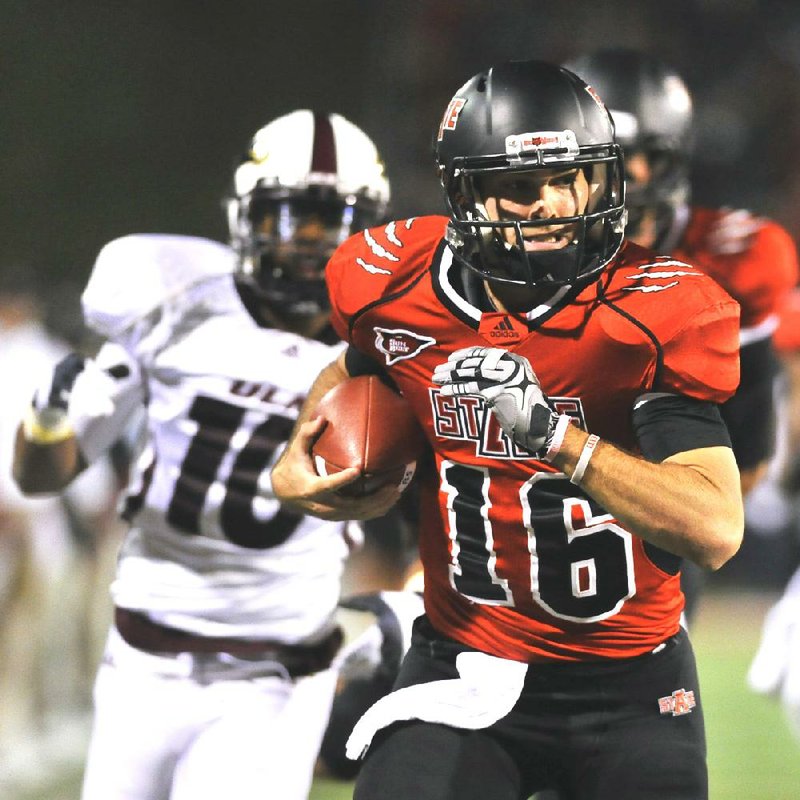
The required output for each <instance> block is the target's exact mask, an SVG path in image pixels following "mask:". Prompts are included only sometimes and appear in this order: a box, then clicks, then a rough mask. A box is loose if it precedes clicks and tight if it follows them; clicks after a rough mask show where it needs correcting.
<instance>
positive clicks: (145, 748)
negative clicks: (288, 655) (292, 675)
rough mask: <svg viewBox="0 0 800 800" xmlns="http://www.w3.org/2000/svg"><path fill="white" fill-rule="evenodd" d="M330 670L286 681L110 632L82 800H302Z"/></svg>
mask: <svg viewBox="0 0 800 800" xmlns="http://www.w3.org/2000/svg"><path fill="white" fill-rule="evenodd" d="M335 685H336V673H335V671H334V670H326V671H324V672H320V673H317V674H315V675H311V676H308V677H305V678H299V679H298V680H296V681H291V680H288V679H286V678H285V677H281V676H279V675H276V674H275V668H274V665H267V664H264V663H263V662H252V661H245V660H242V659H236V658H232V657H230V656H225V655H213V656H212V655H191V654H187V653H181V654H179V655H177V656H156V655H150V654H147V653H143V652H141V651H139V650H136V649H134V648H132V647H129V646H128V645H127V644H126V643H125V642H124V641H123V640H122V639H121V638H120V636H119V634H118V633H117V632H116V630H113V629H112V631H111V635H110V637H109V643H108V647H107V650H106V654H105V657H104V659H103V664H102V665H101V667H100V670H99V672H98V675H97V681H96V683H95V718H94V726H93V731H92V739H91V743H90V746H89V755H88V761H87V766H86V773H85V776H84V786H83V794H82V799H83V800H220V798H223V797H230V798H235V800H305V798H306V797H307V796H308V792H309V789H310V786H311V781H312V773H313V768H314V763H315V761H316V757H317V751H318V750H319V746H320V742H321V740H322V735H323V733H324V731H325V727H326V725H327V722H328V716H329V714H330V708H331V703H332V701H333V694H334V689H335Z"/></svg>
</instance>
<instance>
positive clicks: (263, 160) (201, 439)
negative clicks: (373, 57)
mask: <svg viewBox="0 0 800 800" xmlns="http://www.w3.org/2000/svg"><path fill="white" fill-rule="evenodd" d="M388 199H389V184H388V181H387V179H386V177H385V175H384V169H383V165H382V163H381V160H380V157H379V155H378V152H377V150H376V148H375V145H374V144H373V143H372V141H371V140H370V139H369V138H368V137H367V136H366V135H365V134H364V133H363V132H362V131H361V130H360V129H359V128H357V127H356V126H355V125H353V124H352V123H350V122H349V121H347V120H346V119H344V118H342V117H341V116H339V115H336V114H318V113H313V112H311V111H308V110H300V111H295V112H292V113H290V114H287V115H285V116H283V117H280V118H278V119H276V120H273V121H272V122H270V123H269V124H268V125H266V126H265V127H263V128H262V129H260V130H259V131H258V132H257V133H256V134H255V136H254V138H253V140H252V142H251V145H250V149H249V152H248V154H247V156H246V157H245V158H244V159H243V161H242V163H241V164H240V165H239V166H238V168H237V169H236V172H235V176H234V192H233V195H232V197H231V199H230V201H229V204H228V211H229V215H228V216H229V227H230V234H231V242H230V246H229V245H225V244H221V243H218V242H214V241H210V240H207V239H202V238H194V237H188V236H167V235H146V234H138V235H132V236H125V237H122V238H120V239H116V240H114V241H112V242H110V243H109V244H107V245H106V246H105V247H104V248H103V249H102V250H101V251H100V254H99V255H98V258H97V261H96V263H95V265H94V268H93V271H92V274H91V277H90V279H89V282H88V285H87V287H86V289H85V291H84V293H83V296H82V303H83V311H84V317H85V321H86V323H87V325H88V327H89V328H91V329H92V330H93V331H94V332H96V333H98V334H100V335H101V336H102V337H104V339H105V341H106V343H105V344H104V345H103V347H102V348H101V349H100V351H99V353H98V354H97V355H96V357H95V358H84V357H82V356H79V355H78V354H72V355H71V356H68V357H67V359H65V360H64V361H62V362H60V363H59V364H58V365H57V366H56V367H55V369H54V370H53V371H52V373H51V374H50V375H49V376H48V377H47V379H46V380H45V381H43V383H42V385H41V386H40V388H39V389H38V390H37V392H36V394H35V397H34V401H33V404H32V407H31V409H30V413H29V415H28V416H27V417H26V419H25V420H24V422H23V423H22V424H21V426H20V430H19V432H18V437H17V446H16V452H15V465H14V473H15V478H16V480H17V482H18V484H19V485H20V487H21V488H22V489H23V491H25V492H26V493H28V494H38V493H47V492H55V491H60V490H61V489H62V488H64V487H65V486H66V485H67V484H68V483H69V482H70V481H71V480H72V478H74V477H75V476H76V475H77V474H78V473H80V472H81V471H82V470H83V469H84V467H85V466H86V465H87V464H90V463H92V462H93V461H95V460H96V459H97V458H98V457H99V456H100V455H101V454H102V453H103V452H104V451H106V450H107V449H108V448H109V447H110V446H111V445H112V444H113V443H114V442H115V441H116V440H118V439H119V438H120V437H122V436H124V435H126V434H128V433H129V431H130V426H131V425H133V424H135V420H136V419H141V420H143V422H142V424H143V430H144V436H143V437H142V446H141V452H140V454H139V457H138V460H137V462H136V465H135V468H134V469H133V470H132V477H131V481H130V485H129V487H128V491H127V494H126V497H125V498H124V503H123V505H124V510H123V514H124V516H125V518H126V519H127V520H128V521H129V523H130V528H129V531H128V533H127V536H126V538H125V541H124V543H123V544H122V547H121V551H120V555H119V562H118V568H117V572H116V576H115V579H114V581H113V583H112V586H111V593H112V596H113V601H114V605H115V618H114V625H113V627H112V629H111V631H110V635H109V640H108V645H107V649H106V653H105V656H104V659H103V663H102V665H101V667H100V670H99V673H98V676H97V682H96V686H95V705H96V713H95V722H94V729H93V734H92V740H91V744H90V748H89V755H88V762H87V767H86V773H85V779H84V788H83V799H84V800H189V799H191V800H203V799H204V798H208V800H211V799H212V798H213V800H218V798H220V797H234V798H236V800H247V798H253V799H255V798H258V800H264V799H265V798H281V800H294V799H295V798H296V799H297V800H300V798H305V797H306V796H307V794H308V791H309V787H310V784H311V779H312V769H313V765H314V761H315V758H316V754H317V751H318V748H319V745H320V741H321V738H322V735H323V732H324V729H325V725H326V722H327V719H328V713H329V710H330V706H331V701H332V698H333V693H334V688H335V682H336V670H335V668H332V667H331V663H332V661H333V659H334V657H335V655H336V653H337V651H338V650H339V648H340V644H341V639H342V634H341V631H340V628H339V627H338V625H337V624H336V622H335V616H334V615H335V609H336V605H337V601H338V599H339V590H340V580H339V579H340V575H341V571H342V566H343V562H344V559H345V557H346V555H347V553H348V540H347V537H346V530H345V526H344V525H343V524H342V523H335V522H326V521H323V520H320V519H317V518H314V517H304V516H303V515H302V514H300V513H299V512H297V511H296V510H293V509H291V508H288V507H285V506H281V504H280V503H279V502H278V500H277V499H276V498H275V496H274V495H273V493H272V490H271V485H270V480H269V472H270V467H271V466H272V464H273V462H274V461H275V459H276V456H277V454H278V453H279V451H280V450H281V448H282V447H283V444H284V442H285V440H286V439H287V438H288V436H289V433H290V431H291V429H292V427H293V425H294V422H295V419H296V417H297V412H298V409H299V408H300V406H301V405H302V402H303V400H304V398H305V395H306V393H307V391H308V389H309V387H310V385H311V382H312V380H313V378H314V376H315V375H316V374H317V373H318V372H319V370H320V369H321V368H322V367H323V366H324V365H325V364H327V363H329V362H330V361H331V359H332V358H333V357H334V356H335V354H336V353H338V352H339V348H340V345H339V344H338V343H337V341H336V337H335V336H334V335H333V333H332V330H331V329H330V328H329V326H328V303H327V292H326V289H325V283H324V277H323V273H324V268H325V264H326V262H327V259H328V256H329V255H330V253H331V252H332V251H333V249H334V248H335V247H336V246H337V245H338V244H339V243H340V242H342V241H344V239H346V238H347V237H348V236H349V235H350V234H352V233H354V232H356V231H357V230H360V229H361V228H364V227H368V226H371V225H375V224H377V223H379V222H380V221H381V220H382V219H383V218H384V216H385V212H386V206H387V202H388ZM137 415H138V416H137ZM389 491H394V490H393V489H392V490H389ZM373 502H374V499H373Z"/></svg>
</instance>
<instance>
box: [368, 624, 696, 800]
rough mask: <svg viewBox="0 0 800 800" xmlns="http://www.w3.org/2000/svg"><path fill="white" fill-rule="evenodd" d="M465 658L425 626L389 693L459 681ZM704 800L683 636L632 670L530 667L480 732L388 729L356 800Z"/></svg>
mask: <svg viewBox="0 0 800 800" xmlns="http://www.w3.org/2000/svg"><path fill="white" fill-rule="evenodd" d="M464 649H466V648H464V647H463V646H462V645H460V644H458V643H456V642H453V641H452V640H449V639H447V638H445V637H442V636H441V635H440V634H438V633H437V632H436V631H435V630H434V629H433V627H432V626H431V624H430V622H429V621H428V620H427V618H426V617H420V618H419V619H418V620H417V621H416V623H415V628H414V636H413V639H412V646H411V649H410V650H409V652H408V654H407V656H406V658H405V660H404V662H403V666H402V668H401V670H400V675H399V677H398V680H397V683H396V684H395V688H401V687H403V686H410V685H414V684H417V683H425V682H428V681H434V680H443V679H447V678H456V677H458V673H457V671H456V668H455V658H456V655H457V654H458V653H459V652H462V651H463V650H464ZM544 789H555V790H557V791H558V796H559V798H562V800H610V799H612V798H613V800H706V799H707V798H708V774H707V769H706V745H705V730H704V725H703V712H702V705H701V702H700V691H699V686H698V680H697V669H696V666H695V659H694V653H693V652H692V647H691V644H690V642H689V639H688V636H687V635H686V633H685V632H684V631H681V632H680V633H679V634H677V635H676V636H674V637H673V638H671V639H669V640H668V641H667V642H666V644H665V645H664V646H663V647H662V649H660V650H659V651H658V652H656V653H653V654H648V655H645V656H638V657H636V658H631V659H621V660H614V661H601V662H591V663H575V664H572V663H569V664H564V663H559V664H547V665H531V667H530V668H529V669H528V674H527V676H526V679H525V686H524V689H523V691H522V694H521V696H520V698H519V700H518V701H517V703H516V705H515V706H514V708H513V709H512V710H511V712H510V713H509V714H508V715H507V716H505V717H504V718H503V719H501V720H499V721H498V722H496V723H495V724H494V725H492V726H490V727H488V728H485V729H483V730H477V731H468V730H461V729H457V728H452V727H449V726H446V725H439V724H433V723H426V722H420V721H411V722H402V723H396V724H394V725H392V726H390V727H389V728H387V729H385V730H383V731H381V732H379V733H378V735H377V736H376V737H375V739H374V740H373V743H372V745H371V747H370V748H369V750H368V752H367V756H366V760H365V762H364V765H363V767H362V769H361V772H360V774H359V777H358V780H357V782H356V790H355V794H354V800H386V798H391V799H392V800H525V798H528V797H530V795H532V794H534V793H535V792H537V791H541V790H544Z"/></svg>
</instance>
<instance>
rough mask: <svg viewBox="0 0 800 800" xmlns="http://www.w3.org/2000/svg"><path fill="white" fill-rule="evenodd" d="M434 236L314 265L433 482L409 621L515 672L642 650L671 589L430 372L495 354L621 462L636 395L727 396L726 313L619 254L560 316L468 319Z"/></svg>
mask: <svg viewBox="0 0 800 800" xmlns="http://www.w3.org/2000/svg"><path fill="white" fill-rule="evenodd" d="M446 224H447V220H446V218H444V217H421V218H418V219H410V220H405V221H402V222H394V223H391V224H390V225H388V226H387V227H385V228H373V229H371V230H368V231H365V232H363V233H362V234H359V235H357V236H354V237H352V238H351V239H350V240H348V241H347V242H345V243H344V244H343V245H342V246H341V247H340V248H339V249H338V250H337V251H336V253H335V254H334V256H333V258H332V260H331V261H330V262H329V264H328V266H327V269H326V275H327V277H328V281H329V290H330V295H331V303H332V309H333V312H332V319H333V323H334V326H335V327H336V329H337V331H338V333H339V334H340V335H341V336H342V338H343V339H345V340H347V341H349V342H351V343H352V344H353V345H354V346H355V347H356V348H357V349H358V350H360V351H361V352H363V353H365V354H367V355H369V356H371V357H372V358H373V359H375V360H376V361H377V362H379V363H381V364H382V365H383V366H384V368H385V369H386V371H387V372H388V373H389V374H390V375H391V377H392V378H393V379H394V381H395V382H396V383H397V385H398V387H399V388H400V390H401V391H402V392H403V394H404V395H405V396H406V398H407V399H408V400H409V402H410V403H411V404H412V405H413V407H414V409H415V411H416V413H417V416H418V417H419V419H420V421H421V423H422V425H423V427H424V428H425V430H426V433H427V435H428V437H429V439H430V442H431V444H432V446H433V449H434V452H435V456H436V458H435V463H436V471H437V476H436V477H434V476H429V479H425V478H423V480H422V482H421V485H420V489H421V494H422V504H423V507H422V509H421V514H420V532H419V538H420V554H421V557H422V561H423V566H424V568H425V608H426V613H427V614H428V617H429V618H430V620H431V622H432V623H433V625H434V626H435V627H436V628H437V629H438V630H439V631H441V632H442V633H444V634H446V635H448V636H450V637H452V638H454V639H456V640H458V641H461V642H463V643H465V644H467V645H469V646H472V647H475V648H477V649H479V650H482V651H484V652H487V653H491V654H493V655H496V656H500V657H504V658H510V659H514V660H519V661H536V660H542V659H550V660H552V659H561V660H588V659H596V658H604V657H609V658H620V657H628V656H633V655H637V654H641V653H646V652H649V651H650V650H652V649H653V648H654V647H656V646H657V645H658V644H659V643H660V642H662V641H664V640H665V639H666V638H668V637H669V636H671V635H672V634H674V633H675V632H676V631H677V630H678V626H679V618H680V614H681V610H682V607H683V596H682V594H681V591H680V586H679V575H672V574H667V573H666V572H664V571H662V570H661V569H659V567H658V566H656V564H655V563H654V562H653V560H651V558H650V557H649V556H648V552H647V551H646V549H645V546H644V542H643V540H641V539H639V538H638V537H636V536H633V535H632V534H631V533H630V532H629V531H627V530H625V529H624V528H623V527H622V526H621V525H619V523H618V522H617V521H616V520H615V519H614V518H613V517H612V516H611V515H610V514H608V513H607V512H606V511H605V510H604V509H603V508H601V507H600V506H599V505H598V504H597V503H596V502H595V501H594V500H592V499H591V498H589V497H588V496H587V495H586V494H585V493H583V492H582V491H581V490H580V489H579V488H578V487H576V486H574V485H573V484H571V483H570V482H569V480H568V479H567V477H566V476H565V475H564V474H563V473H560V472H557V471H555V470H554V468H553V467H552V466H551V465H548V464H546V463H543V462H540V461H537V460H536V459H535V458H533V457H532V456H531V454H530V453H528V452H527V451H524V450H521V449H520V448H518V447H517V446H516V445H515V444H514V443H513V442H512V441H511V440H509V439H508V438H507V437H506V436H505V435H504V434H503V431H502V430H501V429H500V427H499V425H498V424H497V422H496V420H495V418H494V415H493V414H492V413H491V412H490V411H489V409H488V408H487V407H486V406H485V405H484V403H483V401H482V400H481V399H480V398H477V397H444V396H442V395H441V394H440V392H439V390H438V387H436V386H435V385H434V384H433V383H432V382H431V375H432V373H433V370H434V368H435V367H436V365H437V364H440V363H442V362H444V361H446V360H447V358H448V356H449V355H450V353H452V352H453V351H455V350H458V349H460V348H462V347H468V346H472V345H480V346H486V345H487V344H488V345H490V346H501V347H506V348H508V349H509V350H511V351H513V352H515V353H519V354H520V355H523V356H526V357H527V358H528V359H529V361H530V363H531V365H532V366H533V369H534V371H535V372H536V374H537V376H538V377H539V379H540V381H541V384H542V387H543V389H544V390H545V392H546V393H547V394H548V396H549V398H550V400H551V402H552V403H553V404H554V406H555V407H556V408H558V409H559V410H560V411H562V412H564V413H569V414H571V415H572V416H573V417H575V419H576V420H577V421H578V422H579V424H581V425H582V426H584V427H586V428H587V429H588V430H591V431H592V432H593V433H596V434H598V435H599V436H601V437H602V438H603V439H606V440H608V441H610V442H613V443H614V444H616V445H618V446H620V447H622V448H625V449H626V450H628V451H634V452H635V451H636V450H637V442H636V438H635V435H634V431H633V428H632V423H631V413H632V409H633V405H634V402H635V401H636V399H637V398H638V397H640V396H641V395H643V394H646V393H649V392H678V393H681V394H684V395H689V396H691V397H695V398H698V399H701V400H710V401H714V402H721V401H723V400H725V399H727V398H728V397H729V396H730V395H731V394H732V393H733V391H734V389H735V388H736V385H737V382H738V325H739V316H738V305H737V304H736V303H735V302H734V301H733V300H732V299H731V298H730V297H729V296H728V295H727V294H726V293H725V292H724V291H722V290H721V289H720V287H719V286H718V285H717V284H716V283H714V282H713V281H712V280H710V279H709V278H708V277H707V276H706V275H705V274H703V273H702V272H701V271H700V270H697V269H695V268H693V267H691V266H689V265H688V264H684V263H681V262H678V261H675V260H673V259H670V258H667V257H656V256H655V255H654V254H653V253H651V252H650V251H647V250H644V249H642V248H640V247H638V246H636V245H634V244H631V243H627V244H626V245H625V246H624V247H623V249H622V250H621V252H620V254H619V255H618V256H617V258H615V259H614V260H613V262H612V263H611V264H610V265H609V267H608V268H607V269H606V271H605V272H604V273H603V275H602V276H601V278H600V280H598V281H597V282H595V283H593V284H591V285H590V286H588V287H586V288H584V289H583V290H582V291H581V292H580V293H579V294H578V295H577V297H575V298H574V299H572V300H571V301H570V302H569V303H568V304H562V305H560V306H558V305H556V306H552V307H550V306H545V307H540V308H539V309H536V310H534V311H533V312H531V313H530V314H528V315H525V316H519V317H518V316H512V315H509V314H502V313H497V312H494V313H485V312H484V313H482V312H481V311H480V310H479V309H478V308H476V307H475V306H473V305H471V304H470V303H469V302H468V301H467V300H466V299H464V297H462V296H461V294H460V293H459V292H458V291H457V290H456V287H455V285H454V281H455V280H456V279H457V277H456V276H457V275H458V274H459V272H460V268H459V267H458V265H457V264H454V263H453V254H452V251H451V250H450V249H449V247H448V246H447V245H446V244H445V242H444V241H443V239H442V236H443V233H444V230H445V226H446ZM648 547H649V546H648Z"/></svg>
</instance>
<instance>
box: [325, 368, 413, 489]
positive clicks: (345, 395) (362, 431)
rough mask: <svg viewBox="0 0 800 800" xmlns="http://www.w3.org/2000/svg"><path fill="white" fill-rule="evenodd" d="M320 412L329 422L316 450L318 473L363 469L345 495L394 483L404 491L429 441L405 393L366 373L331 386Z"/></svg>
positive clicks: (346, 487)
mask: <svg viewBox="0 0 800 800" xmlns="http://www.w3.org/2000/svg"><path fill="white" fill-rule="evenodd" d="M316 412H317V415H319V416H322V417H324V418H325V419H326V420H327V422H328V424H327V425H326V426H325V428H324V430H323V431H322V433H321V434H320V436H319V438H318V439H317V440H316V441H315V442H314V445H313V446H312V448H311V456H312V458H313V460H314V466H315V467H316V470H317V472H318V473H319V474H320V475H332V474H333V473H335V472H339V471H341V470H343V469H347V468H348V467H358V468H359V470H360V471H361V476H360V477H359V478H357V479H356V480H355V481H354V482H353V483H349V484H347V485H346V486H344V487H342V488H341V489H339V493H340V494H345V495H349V496H361V495H365V494H371V493H372V492H374V491H375V490H376V489H379V488H380V487H382V486H385V485H387V484H389V483H393V484H395V485H396V486H397V487H398V488H399V489H400V490H403V489H405V488H406V487H407V486H408V484H409V483H410V482H411V479H412V478H413V477H414V472H415V471H416V467H417V461H418V460H419V459H420V457H421V456H422V454H423V453H424V451H425V449H426V447H427V441H426V439H425V434H424V433H423V431H422V428H421V427H420V425H419V423H418V422H417V418H416V417H415V416H414V412H413V411H412V410H411V406H410V405H409V404H408V402H407V401H406V400H405V398H404V397H403V396H402V395H400V394H398V393H397V392H395V391H393V390H392V389H390V388H389V387H388V386H386V385H385V384H384V383H383V382H382V381H381V380H380V379H379V378H378V377H377V376H375V375H361V376H359V377H357V378H350V379H348V380H346V381H344V382H342V383H340V384H339V385H337V386H335V387H334V388H333V389H331V390H330V391H329V392H328V393H327V394H326V395H325V396H324V397H323V398H322V399H321V400H320V401H319V405H318V406H317V409H316Z"/></svg>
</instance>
